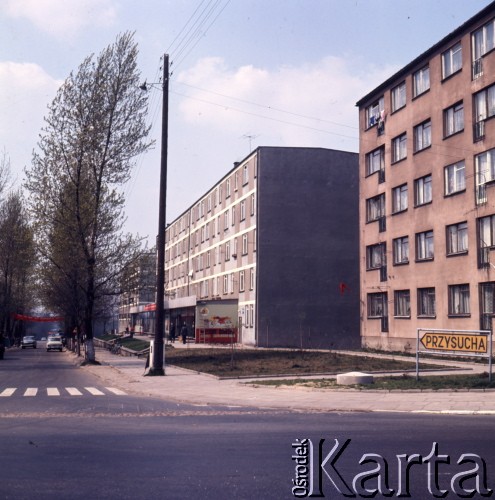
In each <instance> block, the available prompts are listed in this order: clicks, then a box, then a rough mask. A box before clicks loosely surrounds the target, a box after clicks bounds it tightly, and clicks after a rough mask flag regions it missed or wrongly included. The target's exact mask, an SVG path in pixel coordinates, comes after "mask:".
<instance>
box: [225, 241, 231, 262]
mask: <svg viewBox="0 0 495 500" xmlns="http://www.w3.org/2000/svg"><path fill="white" fill-rule="evenodd" d="M225 260H226V261H227V260H230V241H227V243H225Z"/></svg>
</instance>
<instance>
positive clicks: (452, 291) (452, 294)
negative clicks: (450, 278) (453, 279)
mask: <svg viewBox="0 0 495 500" xmlns="http://www.w3.org/2000/svg"><path fill="white" fill-rule="evenodd" d="M470 313H471V311H470V309H469V285H449V316H466V315H469V314H470Z"/></svg>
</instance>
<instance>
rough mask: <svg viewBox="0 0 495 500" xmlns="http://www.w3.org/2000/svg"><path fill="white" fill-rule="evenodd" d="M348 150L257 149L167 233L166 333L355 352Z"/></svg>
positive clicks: (354, 244) (354, 172)
mask: <svg viewBox="0 0 495 500" xmlns="http://www.w3.org/2000/svg"><path fill="white" fill-rule="evenodd" d="M358 249H359V246H358V155H357V154H356V153H348V152H343V151H335V150H329V149H323V148H292V147H287V148H286V147H259V148H257V149H256V150H255V151H253V152H252V153H251V154H249V155H248V156H247V157H246V158H245V159H243V160H242V161H241V162H239V163H236V164H235V165H234V168H233V169H232V170H230V171H229V172H228V173H227V174H226V175H225V176H224V177H223V178H222V179H220V180H219V181H218V183H216V185H215V186H213V187H212V188H211V189H210V190H208V191H207V192H205V194H204V196H202V197H201V198H200V199H199V200H198V201H197V202H195V203H194V204H193V205H192V206H190V207H189V208H187V209H186V210H185V211H184V212H183V213H182V214H181V215H180V216H179V217H178V218H177V219H176V220H174V221H173V222H172V223H170V224H169V225H168V226H167V230H166V249H165V256H166V257H165V259H166V264H165V275H166V277H165V279H166V284H165V288H166V292H165V293H166V301H165V303H166V330H168V329H169V328H170V325H174V326H175V328H177V327H178V326H180V325H182V324H183V323H186V325H187V326H188V329H189V332H190V333H191V334H193V335H194V337H195V339H196V342H230V341H233V340H235V341H238V342H241V343H242V344H246V345H254V346H270V347H275V346H276V347H295V348H319V347H321V348H332V347H356V346H358V345H359V276H358V272H359V266H358Z"/></svg>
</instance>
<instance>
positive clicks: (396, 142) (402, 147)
mask: <svg viewBox="0 0 495 500" xmlns="http://www.w3.org/2000/svg"><path fill="white" fill-rule="evenodd" d="M406 156H407V134H405V133H404V134H402V135H399V136H398V137H396V138H395V139H392V162H393V163H395V162H397V161H400V160H403V159H404V158H405V157H406Z"/></svg>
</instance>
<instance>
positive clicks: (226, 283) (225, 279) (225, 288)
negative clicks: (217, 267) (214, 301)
mask: <svg viewBox="0 0 495 500" xmlns="http://www.w3.org/2000/svg"><path fill="white" fill-rule="evenodd" d="M228 291H229V276H228V275H227V274H224V276H223V294H224V295H226V294H227V293H228Z"/></svg>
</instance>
